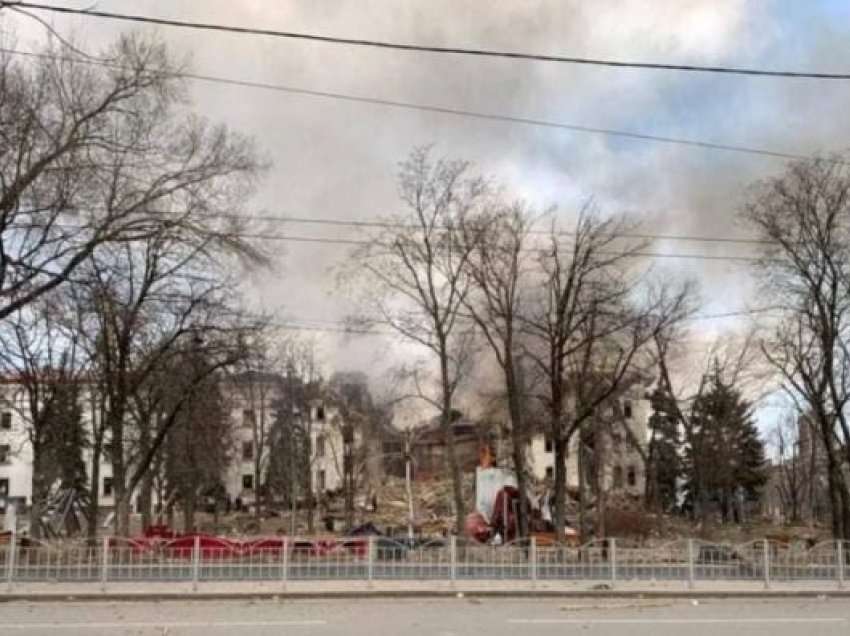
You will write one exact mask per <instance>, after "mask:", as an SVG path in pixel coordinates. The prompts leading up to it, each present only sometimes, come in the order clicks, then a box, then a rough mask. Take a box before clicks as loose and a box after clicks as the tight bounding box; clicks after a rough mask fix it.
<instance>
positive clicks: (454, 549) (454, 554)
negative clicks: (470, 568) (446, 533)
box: [449, 535, 457, 585]
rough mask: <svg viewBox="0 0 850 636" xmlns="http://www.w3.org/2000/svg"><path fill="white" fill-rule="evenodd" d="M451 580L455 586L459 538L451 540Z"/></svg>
mask: <svg viewBox="0 0 850 636" xmlns="http://www.w3.org/2000/svg"><path fill="white" fill-rule="evenodd" d="M449 559H450V561H449V578H450V580H451V584H452V585H454V584H455V581H456V580H457V536H455V535H452V536H451V537H450V538H449Z"/></svg>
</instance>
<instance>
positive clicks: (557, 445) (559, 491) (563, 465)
mask: <svg viewBox="0 0 850 636" xmlns="http://www.w3.org/2000/svg"><path fill="white" fill-rule="evenodd" d="M556 428H557V427H556V426H553V427H552V433H553V434H554V433H555V432H556ZM557 433H558V436H557V437H554V436H553V439H552V447H553V449H552V450H554V451H555V494H554V496H555V509H554V510H553V512H552V525H554V526H555V540H556V541H557V542H558V543H561V542H562V541H563V540H564V536H565V533H564V530H565V528H566V525H567V523H566V521H567V520H566V517H567V511H566V506H567V451H568V444H569V442H568V441H567V440H565V439H562V438H561V435H560V430H557Z"/></svg>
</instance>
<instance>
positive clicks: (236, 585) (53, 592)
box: [0, 580, 850, 603]
mask: <svg viewBox="0 0 850 636" xmlns="http://www.w3.org/2000/svg"><path fill="white" fill-rule="evenodd" d="M458 594H462V595H464V596H480V597H484V596H511V597H518V598H521V597H537V598H539V597H574V598H693V599H699V598H726V597H739V598H741V597H746V598H782V597H818V596H825V597H841V598H847V599H850V589H847V588H845V589H843V590H839V588H838V586H837V585H835V584H823V583H821V582H812V583H807V582H795V583H792V584H788V583H782V582H777V583H775V584H771V586H770V589H765V586H764V584H763V583H754V582H726V581H702V582H698V583H697V585H696V587H695V589H688V586H687V584H683V583H681V582H666V581H664V582H662V581H658V582H653V581H618V582H617V583H615V584H614V585H613V587H612V586H611V585H610V584H609V583H596V582H594V581H538V582H537V583H536V584H532V583H531V582H530V581H495V580H494V581H457V582H456V583H454V584H451V583H449V582H445V581H374V582H372V583H371V584H369V583H367V582H365V581H339V582H333V581H296V582H288V583H286V584H284V583H283V582H282V581H281V582H208V583H203V582H202V583H200V584H199V585H198V586H197V589H196V590H193V589H192V584H191V583H187V582H174V583H171V582H161V583H160V582H157V583H154V582H151V583H120V582H110V583H108V584H107V585H106V587H105V589H104V588H102V587H101V585H100V584H99V583H78V584H69V583H34V584H27V583H16V584H15V585H14V586H13V588H12V590H11V591H7V590H6V589H5V588H2V589H0V603H2V602H3V601H48V600H49V601H56V600H77V601H79V600H142V599H144V600H175V599H180V600H189V599H192V598H196V599H198V600H211V599H242V598H266V599H332V598H369V597H374V598H381V597H385V598H386V597H395V598H402V597H441V596H442V597H445V596H456V595H458Z"/></svg>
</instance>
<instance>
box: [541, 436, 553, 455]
mask: <svg viewBox="0 0 850 636" xmlns="http://www.w3.org/2000/svg"><path fill="white" fill-rule="evenodd" d="M543 449H544V450H545V451H546V452H547V453H551V452H552V438H551V437H550V436H549V435H546V436H544V437H543Z"/></svg>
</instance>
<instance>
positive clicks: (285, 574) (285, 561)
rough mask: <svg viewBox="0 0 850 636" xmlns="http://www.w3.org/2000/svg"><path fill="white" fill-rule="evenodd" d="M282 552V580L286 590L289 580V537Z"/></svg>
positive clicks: (284, 542)
mask: <svg viewBox="0 0 850 636" xmlns="http://www.w3.org/2000/svg"><path fill="white" fill-rule="evenodd" d="M281 551H282V552H283V555H282V556H281V561H280V580H281V583H282V584H283V585H282V587H283V589H284V590H286V581H287V580H288V579H289V537H284V539H283V547H282V548H281Z"/></svg>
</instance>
